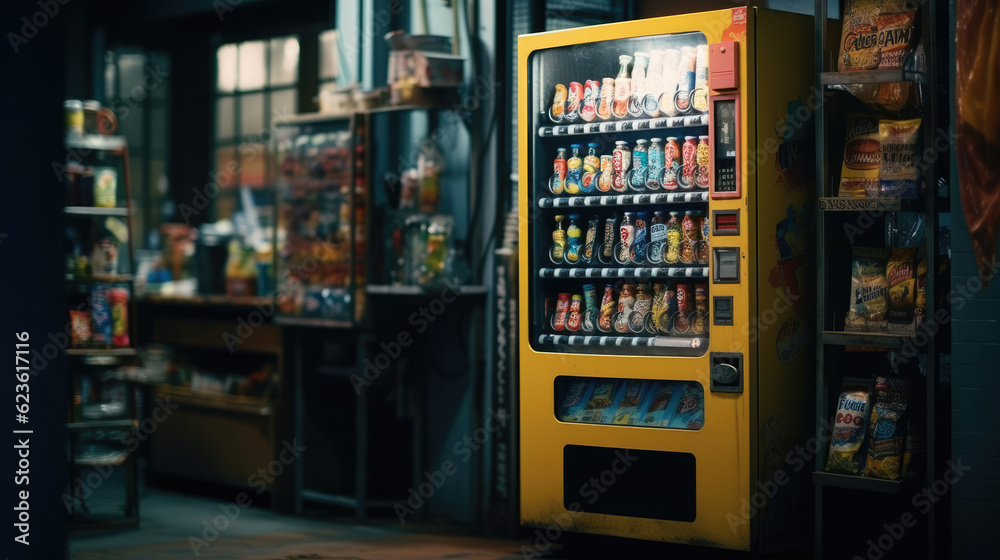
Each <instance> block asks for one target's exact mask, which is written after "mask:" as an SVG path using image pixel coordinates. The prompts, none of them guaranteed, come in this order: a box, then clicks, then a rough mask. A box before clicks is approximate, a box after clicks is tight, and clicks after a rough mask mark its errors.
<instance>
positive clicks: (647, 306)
mask: <svg viewBox="0 0 1000 560" xmlns="http://www.w3.org/2000/svg"><path fill="white" fill-rule="evenodd" d="M652 310H653V294H651V293H649V284H645V283H643V284H639V285H638V286H636V287H635V311H633V312H632V316H631V317H630V318H629V324H628V326H629V330H631V331H632V332H634V333H640V332H642V331H643V329H644V328H645V324H646V315H648V314H649V313H650V311H652Z"/></svg>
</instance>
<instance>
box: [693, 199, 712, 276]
mask: <svg viewBox="0 0 1000 560" xmlns="http://www.w3.org/2000/svg"><path fill="white" fill-rule="evenodd" d="M694 215H695V219H696V220H697V221H698V223H700V224H701V232H700V237H699V239H698V243H696V245H695V247H696V250H695V260H696V261H697V262H698V264H704V265H707V264H708V261H709V259H710V258H711V256H710V255H709V250H708V229H709V228H708V222H709V219H708V217H707V216H702V214H701V212H699V211H695V213H694Z"/></svg>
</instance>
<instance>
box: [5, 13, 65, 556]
mask: <svg viewBox="0 0 1000 560" xmlns="http://www.w3.org/2000/svg"><path fill="white" fill-rule="evenodd" d="M56 6H57V7H58V8H59V11H58V12H56V13H55V14H54V15H52V16H49V15H47V14H45V13H44V12H42V13H41V15H40V16H38V15H36V14H37V13H39V12H40V11H41V9H40V8H39V6H38V4H37V2H36V1H21V0H15V1H6V2H4V3H3V4H2V7H0V30H2V31H3V34H4V37H5V40H4V41H3V44H2V45H0V72H2V78H0V79H2V83H3V85H2V86H0V107H3V113H4V115H3V125H2V127H0V128H2V131H3V132H2V134H0V165H2V168H3V170H4V171H3V177H4V178H3V184H2V186H0V192H2V194H3V199H2V200H3V202H2V203H0V290H2V292H0V293H2V294H3V296H4V300H3V310H2V312H0V323H2V330H0V333H2V334H0V340H2V345H3V352H4V357H3V360H4V364H5V368H4V381H3V383H0V401H2V402H3V403H4V411H5V414H4V415H3V420H2V422H0V431H2V432H3V434H4V435H3V438H2V439H0V441H2V442H3V446H2V451H0V464H2V465H3V476H2V480H3V482H2V483H0V509H2V510H3V511H4V512H5V514H4V522H3V523H2V524H0V525H2V527H3V528H2V529H0V539H2V541H0V542H3V544H2V545H0V550H3V551H4V552H3V553H4V555H5V556H8V557H9V558H10V559H11V560H13V559H21V558H33V559H34V558H37V559H58V558H63V557H65V555H66V534H65V525H66V510H65V508H64V507H63V504H62V500H61V496H62V493H63V490H64V486H63V484H62V481H64V480H65V472H66V456H65V452H64V449H65V445H66V433H65V421H66V408H65V407H66V403H67V402H68V401H67V398H66V394H67V390H66V384H65V382H64V379H65V375H64V374H65V364H64V358H63V357H62V352H61V349H62V347H65V346H62V347H60V346H59V344H58V342H59V341H60V340H63V339H62V338H61V336H63V329H64V327H65V326H66V319H65V316H64V313H65V307H64V305H65V300H64V299H63V297H64V296H63V294H64V293H65V288H64V286H63V282H62V277H63V267H64V261H63V257H62V255H63V254H64V253H63V232H62V228H61V227H60V225H59V224H61V223H62V203H63V199H64V192H63V187H62V181H61V178H60V177H58V176H57V175H56V174H55V173H53V171H52V164H53V162H61V163H65V160H66V151H65V149H64V148H63V113H62V101H63V98H64V91H65V90H66V75H67V72H66V60H67V42H66V37H67V29H68V27H69V24H70V23H71V22H72V21H74V14H73V13H72V11H73V7H72V6H71V5H69V6H62V5H60V4H56ZM22 17H26V18H27V19H28V21H29V22H30V21H31V20H35V21H36V22H37V23H42V22H44V24H42V25H37V26H32V27H28V28H26V25H25V22H24V21H23V20H22V19H21V18H22ZM29 25H31V24H30V23H29ZM10 33H13V34H15V35H17V36H18V37H20V38H22V39H25V40H26V42H23V43H22V42H21V41H20V39H15V42H16V43H17V45H16V46H15V45H12V44H11V37H10V35H9V34H10ZM15 333H28V337H29V338H28V341H27V343H28V344H30V347H29V348H28V349H29V350H30V351H32V352H33V353H32V354H30V355H29V356H30V357H31V358H32V364H31V372H30V373H31V375H30V380H29V381H28V383H27V385H28V387H27V388H26V389H25V388H19V390H18V393H19V394H26V395H28V398H29V401H28V403H27V404H29V411H28V413H27V414H26V416H27V417H28V422H27V423H26V424H19V423H16V422H15V419H14V412H15V411H14V410H11V409H12V408H14V407H13V406H12V405H14V403H15V400H14V399H15V396H14V395H15V383H19V381H18V380H16V378H15V376H14V374H15V373H16V372H15V370H14V366H15V360H16V355H15V350H16V347H15V344H17V343H18V342H19V340H17V339H16V338H15ZM50 335H51V336H52V337H54V338H50ZM46 355H47V356H49V357H48V358H47V357H46ZM17 365H24V364H17ZM16 429H27V430H32V431H33V432H34V433H33V434H16V435H15V434H12V433H11V431H12V430H16ZM15 438H26V439H28V440H30V441H29V442H28V446H29V449H27V450H23V451H25V453H27V455H28V457H26V459H27V460H28V461H29V462H30V465H29V466H28V469H27V470H28V471H30V472H29V473H28V478H27V479H26V480H22V481H19V482H22V484H18V485H15V476H17V475H16V474H15V471H16V470H18V466H17V465H18V461H19V460H20V457H18V453H20V452H21V451H22V450H16V449H14V448H13V447H14V445H16V444H17V442H15V441H14V439H15ZM21 491H26V492H28V500H27V501H28V512H27V514H28V520H29V523H30V527H29V533H28V535H29V536H28V542H29V543H30V544H29V546H24V545H22V544H19V543H16V542H14V540H13V539H14V537H15V536H16V535H17V534H19V533H17V532H16V529H15V528H14V526H13V524H14V523H15V521H14V519H15V515H20V514H19V512H15V511H12V510H13V508H16V507H17V506H18V504H19V503H20V499H19V496H18V494H19V493H20V492H21ZM15 497H17V499H15Z"/></svg>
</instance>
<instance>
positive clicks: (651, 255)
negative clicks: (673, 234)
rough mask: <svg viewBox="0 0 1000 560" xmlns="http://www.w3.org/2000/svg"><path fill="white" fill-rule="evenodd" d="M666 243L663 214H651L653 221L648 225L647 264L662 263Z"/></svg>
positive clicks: (665, 223)
mask: <svg viewBox="0 0 1000 560" xmlns="http://www.w3.org/2000/svg"><path fill="white" fill-rule="evenodd" d="M666 243H667V217H666V216H664V215H663V212H662V211H660V210H657V211H656V212H653V219H652V220H651V221H650V224H649V245H650V248H649V250H647V251H646V252H647V258H648V260H649V262H651V263H653V264H658V263H660V262H662V261H663V251H664V249H666Z"/></svg>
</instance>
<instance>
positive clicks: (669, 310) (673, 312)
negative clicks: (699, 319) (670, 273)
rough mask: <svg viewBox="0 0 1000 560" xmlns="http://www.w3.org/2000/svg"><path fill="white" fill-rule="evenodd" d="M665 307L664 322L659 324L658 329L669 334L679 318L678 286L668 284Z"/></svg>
mask: <svg viewBox="0 0 1000 560" xmlns="http://www.w3.org/2000/svg"><path fill="white" fill-rule="evenodd" d="M663 307H664V308H666V312H665V314H664V315H665V317H664V321H663V322H662V323H657V327H659V329H660V331H661V332H663V333H664V334H669V333H671V332H672V331H671V327H673V322H674V319H675V318H676V317H677V286H675V285H674V284H673V283H670V284H667V291H666V292H665V293H664V294H663Z"/></svg>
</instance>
